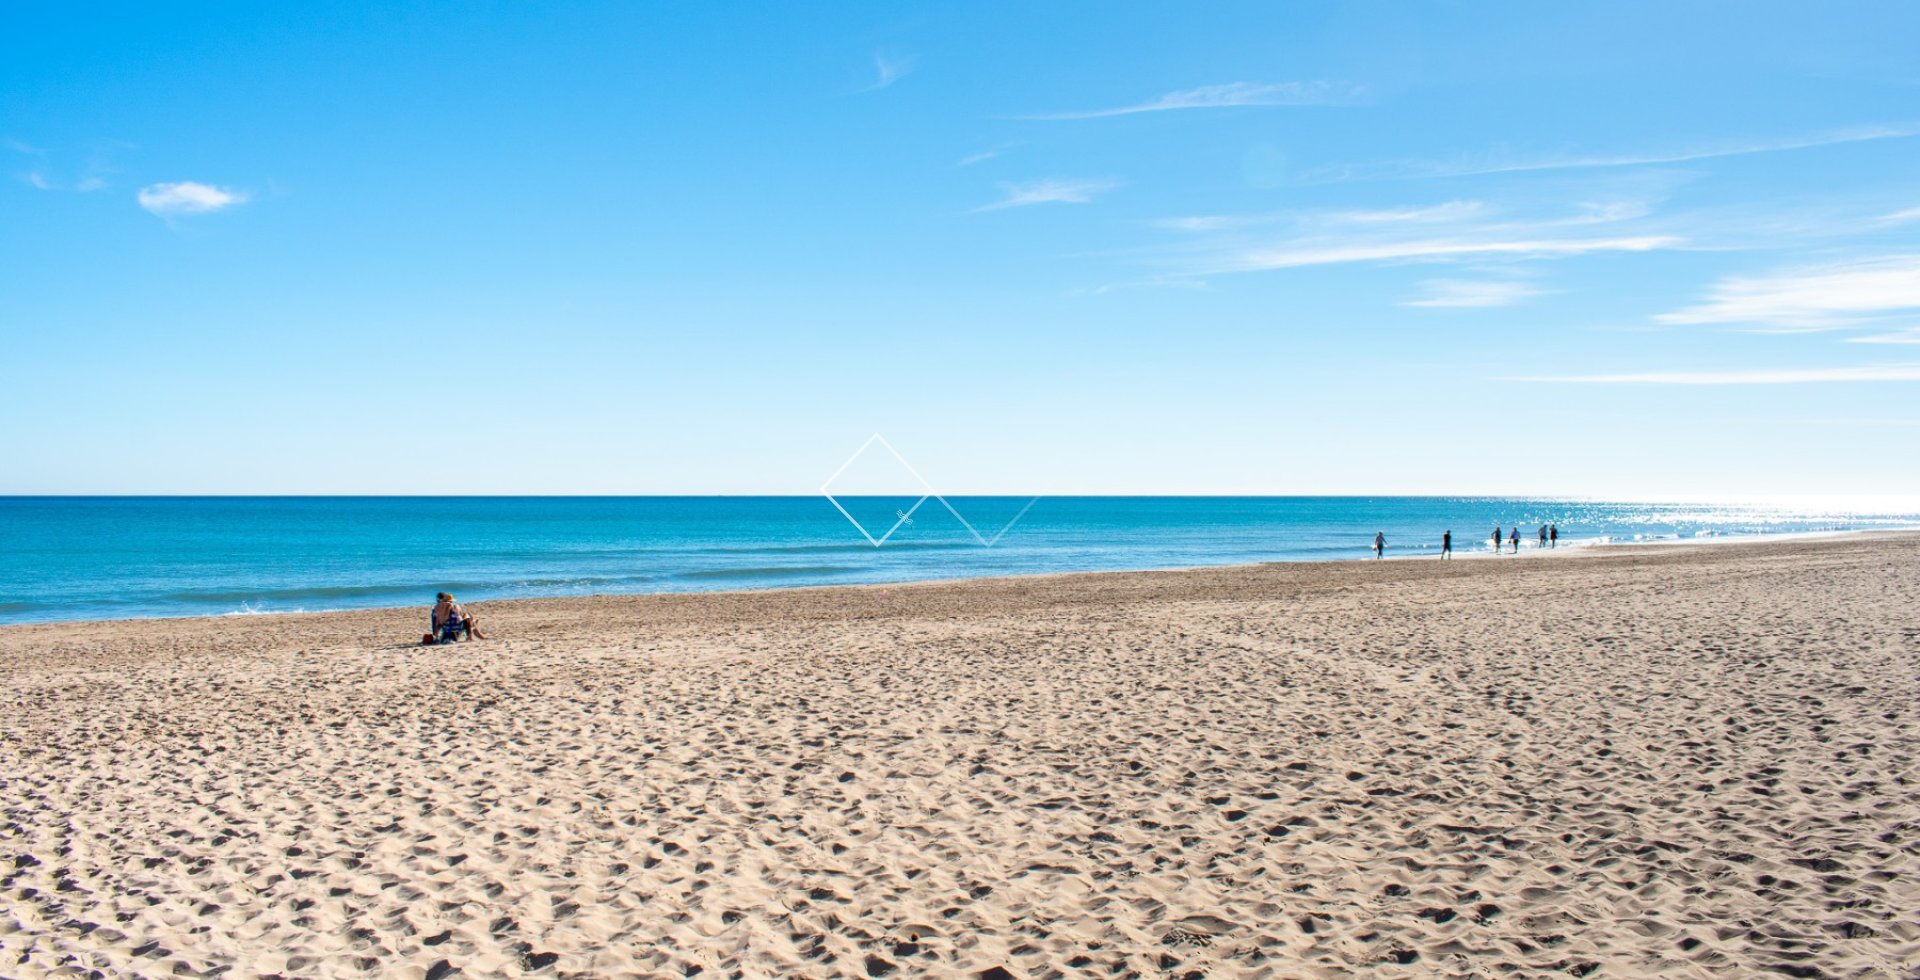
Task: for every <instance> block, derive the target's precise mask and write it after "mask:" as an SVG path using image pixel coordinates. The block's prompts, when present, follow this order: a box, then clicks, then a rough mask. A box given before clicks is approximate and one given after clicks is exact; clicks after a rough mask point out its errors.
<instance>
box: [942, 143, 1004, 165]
mask: <svg viewBox="0 0 1920 980" xmlns="http://www.w3.org/2000/svg"><path fill="white" fill-rule="evenodd" d="M1018 145H1019V144H1018V143H1002V144H1001V145H999V146H996V147H993V148H992V149H989V150H981V151H980V152H978V153H969V154H967V155H966V156H963V157H961V158H960V159H959V160H957V161H955V162H954V166H956V167H971V166H973V165H974V164H976V163H985V162H987V161H988V160H991V159H993V158H994V157H997V156H1000V155H1002V154H1004V153H1006V152H1007V151H1008V150H1011V149H1013V148H1014V147H1015V146H1018Z"/></svg>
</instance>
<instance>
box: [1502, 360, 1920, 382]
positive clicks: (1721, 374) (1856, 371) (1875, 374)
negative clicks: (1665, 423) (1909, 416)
mask: <svg viewBox="0 0 1920 980" xmlns="http://www.w3.org/2000/svg"><path fill="white" fill-rule="evenodd" d="M1501 380H1503V381H1530V382H1540V383H1547V384H1582V385H1797V384H1830V383H1837V382H1873V381H1920V364H1878V365H1871V366H1865V367H1833V368H1780V369H1761V370H1739V371H1650V372H1644V373H1638V374H1582V375H1566V376H1558V377H1529V378H1502V379H1501Z"/></svg>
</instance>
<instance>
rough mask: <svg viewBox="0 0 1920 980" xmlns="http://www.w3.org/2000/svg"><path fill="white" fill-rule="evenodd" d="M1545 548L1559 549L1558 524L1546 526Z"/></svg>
mask: <svg viewBox="0 0 1920 980" xmlns="http://www.w3.org/2000/svg"><path fill="white" fill-rule="evenodd" d="M1547 547H1549V548H1558V547H1560V525H1558V524H1549V525H1547Z"/></svg>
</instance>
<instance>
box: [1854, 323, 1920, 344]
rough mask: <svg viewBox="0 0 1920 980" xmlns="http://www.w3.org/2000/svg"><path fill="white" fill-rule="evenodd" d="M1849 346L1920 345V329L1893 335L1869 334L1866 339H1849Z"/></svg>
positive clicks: (1914, 328) (1906, 330)
mask: <svg viewBox="0 0 1920 980" xmlns="http://www.w3.org/2000/svg"><path fill="white" fill-rule="evenodd" d="M1847 343H1849V344H1920V327H1907V328H1905V329H1903V330H1895V331H1893V332H1892V333H1876V334H1869V335H1867V336H1865V337H1848V338H1847Z"/></svg>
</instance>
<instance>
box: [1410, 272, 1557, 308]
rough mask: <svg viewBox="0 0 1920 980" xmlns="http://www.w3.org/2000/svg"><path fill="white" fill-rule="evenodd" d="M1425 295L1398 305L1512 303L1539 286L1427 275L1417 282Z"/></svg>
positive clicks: (1537, 290) (1492, 304)
mask: <svg viewBox="0 0 1920 980" xmlns="http://www.w3.org/2000/svg"><path fill="white" fill-rule="evenodd" d="M1420 285H1421V286H1422V287H1424V288H1425V289H1426V291H1427V295H1426V296H1424V297H1421V298H1420V299H1413V300H1408V301H1406V302H1405V303H1402V304H1400V305H1401V306H1439V307H1485V306H1512V305H1513V304H1515V303H1518V302H1520V301H1522V300H1525V299H1528V298H1530V297H1533V296H1538V295H1540V294H1541V293H1542V292H1543V290H1540V289H1536V288H1534V287H1532V286H1529V285H1527V284H1526V283H1523V282H1476V281H1471V280H1465V279H1428V280H1426V281H1424V282H1422V283H1421V284H1420Z"/></svg>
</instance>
